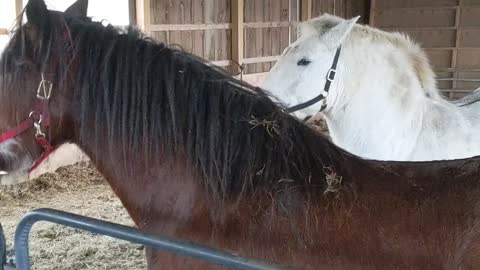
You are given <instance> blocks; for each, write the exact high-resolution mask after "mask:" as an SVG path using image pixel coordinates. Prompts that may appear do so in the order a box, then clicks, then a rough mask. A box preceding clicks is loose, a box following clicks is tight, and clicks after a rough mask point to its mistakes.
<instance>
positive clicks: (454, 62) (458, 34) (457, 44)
mask: <svg viewBox="0 0 480 270" xmlns="http://www.w3.org/2000/svg"><path fill="white" fill-rule="evenodd" d="M462 4H463V0H459V1H458V6H459V7H458V8H457V10H456V12H455V31H456V37H455V49H454V50H453V52H452V65H451V67H452V68H456V67H457V55H458V47H460V38H461V33H462V32H461V31H460V29H459V26H460V15H461V13H460V11H461V6H462ZM453 77H454V78H458V72H454V73H453ZM452 88H453V89H455V88H457V81H453V82H452ZM448 97H449V98H450V99H452V98H453V92H450V94H449V95H448Z"/></svg>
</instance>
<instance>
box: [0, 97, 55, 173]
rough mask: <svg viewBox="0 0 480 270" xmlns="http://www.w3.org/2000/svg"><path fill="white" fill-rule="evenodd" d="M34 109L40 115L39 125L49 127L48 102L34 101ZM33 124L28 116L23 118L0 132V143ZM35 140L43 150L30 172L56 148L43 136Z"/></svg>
mask: <svg viewBox="0 0 480 270" xmlns="http://www.w3.org/2000/svg"><path fill="white" fill-rule="evenodd" d="M34 111H35V113H37V114H38V115H40V116H41V117H42V123H41V126H42V127H45V128H48V127H50V112H49V110H48V102H45V101H40V102H38V103H36V104H35V108H34ZM33 124H34V120H33V119H32V118H31V117H30V116H29V117H28V118H27V119H25V120H23V121H22V122H21V123H20V124H19V125H18V126H16V127H14V128H12V129H9V130H7V131H6V132H4V133H2V134H0V143H3V142H5V141H7V140H10V139H13V138H15V137H17V136H18V135H20V134H22V133H23V132H25V131H27V130H28V129H29V128H31V127H33ZM35 140H36V141H37V143H38V144H39V145H40V146H41V147H42V148H43V150H44V151H43V153H42V154H41V155H40V158H39V159H38V160H37V161H35V162H34V163H33V165H32V167H31V168H30V170H29V172H32V171H33V170H35V169H36V168H37V167H38V166H39V165H40V164H41V163H42V162H43V161H44V160H45V159H46V158H47V157H48V156H49V155H50V154H51V153H52V152H53V151H55V149H56V148H55V147H53V146H52V145H51V144H50V142H49V141H48V140H47V139H46V138H45V137H43V136H36V137H35Z"/></svg>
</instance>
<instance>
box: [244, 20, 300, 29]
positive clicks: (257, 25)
mask: <svg viewBox="0 0 480 270" xmlns="http://www.w3.org/2000/svg"><path fill="white" fill-rule="evenodd" d="M297 24H298V22H295V21H290V22H249V23H244V24H243V26H244V28H278V27H291V26H296V25H297Z"/></svg>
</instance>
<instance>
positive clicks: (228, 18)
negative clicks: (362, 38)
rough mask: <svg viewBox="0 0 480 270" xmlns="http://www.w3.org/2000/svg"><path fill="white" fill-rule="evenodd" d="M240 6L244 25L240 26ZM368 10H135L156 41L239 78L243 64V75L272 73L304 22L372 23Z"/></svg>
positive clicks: (222, 3) (202, 6) (189, 2)
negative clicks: (327, 17)
mask: <svg viewBox="0 0 480 270" xmlns="http://www.w3.org/2000/svg"><path fill="white" fill-rule="evenodd" d="M239 3H240V4H241V6H243V8H242V10H241V13H243V14H241V17H242V18H243V20H241V19H240V20H241V21H236V19H235V18H236V17H235V16H234V15H235V14H237V15H238V14H239V13H238V10H236V9H237V8H238V7H239V5H238V4H239ZM368 6H369V0H141V1H137V5H136V10H137V23H138V24H139V25H140V26H141V27H142V28H143V29H144V30H145V32H147V33H148V34H149V35H151V36H152V37H153V38H155V39H157V40H160V41H162V42H165V43H167V44H169V45H174V44H177V45H179V46H181V47H182V48H183V49H185V50H186V51H188V52H192V53H194V54H196V55H198V56H200V57H202V58H204V59H206V60H209V61H212V62H213V63H214V64H217V65H219V66H224V67H226V68H227V70H230V71H232V73H235V72H238V65H237V62H240V63H239V64H241V65H243V66H244V70H243V72H244V74H253V73H262V72H267V71H269V70H270V68H271V66H272V65H273V63H275V61H276V60H277V59H278V56H279V55H280V54H281V53H282V51H283V49H284V48H285V47H287V46H288V45H289V44H290V43H291V42H293V41H294V40H295V38H296V36H297V33H296V25H297V23H298V22H299V21H300V20H301V19H308V18H310V17H312V16H318V15H320V14H321V13H323V12H328V13H330V14H336V15H339V16H342V17H352V16H356V15H361V16H362V19H363V21H364V22H368V16H369V12H368ZM306 7H307V8H308V11H309V12H308V13H305V12H304V11H305V8H306ZM302 8H303V9H304V10H302ZM302 12H303V13H302ZM306 14H308V15H306ZM239 24H241V29H240V30H239V32H240V35H241V39H240V40H239V39H238V31H233V32H232V29H233V30H235V29H237V30H238V28H237V27H238V26H239ZM232 33H235V34H232ZM232 35H233V36H232ZM238 42H241V44H237V43H238ZM235 46H237V47H238V48H240V49H239V50H240V51H241V54H240V59H239V54H238V53H233V54H232V48H233V49H234V50H233V52H235V48H236V47H235Z"/></svg>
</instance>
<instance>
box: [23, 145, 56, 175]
mask: <svg viewBox="0 0 480 270" xmlns="http://www.w3.org/2000/svg"><path fill="white" fill-rule="evenodd" d="M36 140H37V142H38V144H39V145H40V146H42V147H43V149H45V151H43V153H42V155H41V156H40V157H39V158H38V159H37V161H35V163H33V165H32V167H31V168H30V171H29V172H32V171H33V170H35V169H36V168H37V167H38V166H39V165H40V164H41V163H42V162H43V161H44V160H45V159H47V157H48V156H49V155H50V154H51V153H53V151H55V150H56V147H53V146H52V145H51V144H50V142H49V141H48V140H47V139H46V138H45V137H37V138H36Z"/></svg>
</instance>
